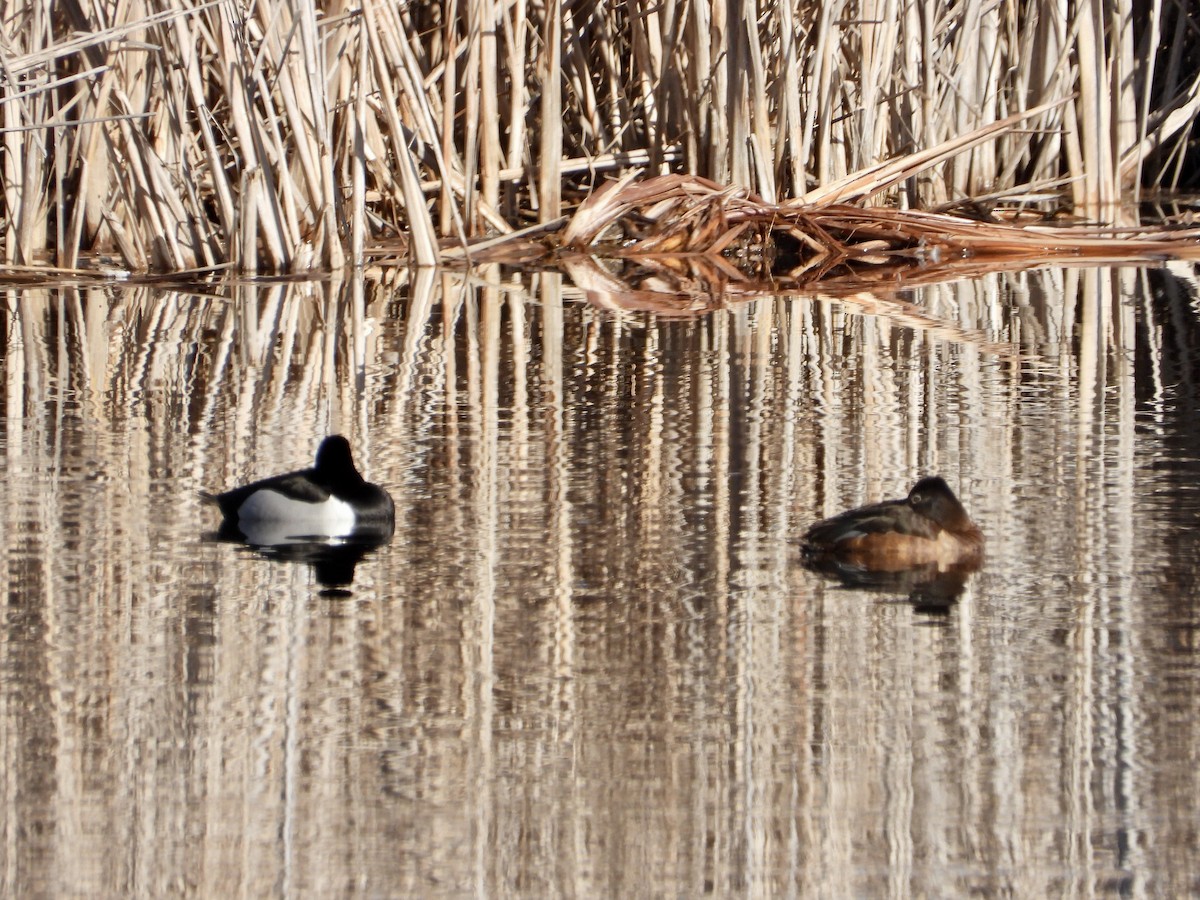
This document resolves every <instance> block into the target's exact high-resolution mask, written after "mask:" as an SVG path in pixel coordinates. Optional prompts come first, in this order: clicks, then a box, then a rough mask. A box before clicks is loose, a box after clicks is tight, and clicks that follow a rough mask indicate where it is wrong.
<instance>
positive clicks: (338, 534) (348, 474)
mask: <svg viewBox="0 0 1200 900" xmlns="http://www.w3.org/2000/svg"><path fill="white" fill-rule="evenodd" d="M203 496H204V498H205V499H207V500H211V501H213V502H214V503H216V504H217V505H218V506H220V507H221V514H222V515H223V516H224V517H225V521H224V523H223V526H222V530H223V531H228V530H230V529H232V530H235V531H236V532H238V533H240V534H241V535H242V536H244V537H245V538H246V540H248V541H250V542H251V543H254V544H264V545H265V544H280V543H284V542H286V541H292V540H297V539H304V538H314V537H316V538H322V537H323V538H350V537H358V536H364V537H369V538H372V539H376V538H381V537H383V538H386V537H390V536H391V532H392V528H393V527H394V522H395V515H396V513H395V506H394V505H393V503H392V498H391V497H390V496H389V495H388V492H387V491H385V490H384V489H383V488H381V487H379V486H378V485H375V484H371V483H369V482H367V481H366V480H365V479H364V478H363V477H362V475H360V474H359V472H358V469H356V468H355V467H354V459H353V457H352V456H351V454H350V442H349V441H347V440H346V439H345V438H344V437H342V436H341V435H340V434H335V435H331V436H329V437H327V438H325V440H323V441H321V446H320V447H319V448H317V459H316V462H315V464H314V465H313V467H312V468H311V469H301V470H300V471H298V472H289V473H287V474H286V475H276V476H274V477H272V478H264V479H263V480H261V481H255V482H254V483H252V484H247V485H244V486H243V487H239V488H233V489H232V490H229V491H225V492H224V493H222V494H215V495H214V494H204V495H203Z"/></svg>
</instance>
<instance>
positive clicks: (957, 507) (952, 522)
mask: <svg viewBox="0 0 1200 900" xmlns="http://www.w3.org/2000/svg"><path fill="white" fill-rule="evenodd" d="M908 505H909V506H911V507H912V508H913V509H914V510H916V511H917V512H919V513H920V514H921V515H923V516H925V517H926V518H929V519H932V520H933V521H935V522H937V523H938V524H939V525H941V526H942V527H943V528H947V529H949V530H951V531H963V530H966V529H970V528H974V527H975V525H974V523H973V522H972V521H971V517H970V516H968V515H967V511H966V510H965V509H963V505H962V504H961V503H959V502H958V498H957V497H955V496H954V491H952V490H950V485H948V484H946V482H945V481H944V480H943V479H942V478H940V477H938V476H937V475H931V476H929V477H927V478H922V479H921V480H920V481H918V482H917V483H916V484H915V485H913V489H912V490H911V491H909V492H908Z"/></svg>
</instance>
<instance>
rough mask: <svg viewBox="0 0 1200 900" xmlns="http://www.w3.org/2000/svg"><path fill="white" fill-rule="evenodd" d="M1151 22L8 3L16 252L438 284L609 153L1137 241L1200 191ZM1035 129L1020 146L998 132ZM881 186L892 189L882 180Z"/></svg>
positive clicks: (829, 10) (1196, 74)
mask: <svg viewBox="0 0 1200 900" xmlns="http://www.w3.org/2000/svg"><path fill="white" fill-rule="evenodd" d="M1137 12H1138V14H1137V15H1134V14H1133V13H1134V10H1133V5H1132V3H1131V0H1116V2H1114V3H1110V4H1102V3H1101V2H1100V0H1081V2H1080V3H1078V4H1075V5H1074V6H1064V5H1062V4H1061V3H1058V2H1055V0H1016V2H1014V3H1011V4H994V3H988V2H986V0H964V2H962V3H958V4H953V5H951V6H944V5H938V4H928V3H924V4H922V3H917V2H915V0H831V2H828V3H821V4H802V5H800V6H796V5H794V4H780V3H778V2H777V0H756V2H754V3H747V4H740V5H735V6H728V5H726V4H706V3H696V2H693V0H670V2H667V3H661V4H652V3H629V4H603V5H598V6H592V5H587V4H568V3H562V2H561V0H549V2H547V3H544V4H531V3H529V2H528V0H506V2H504V3H499V2H496V0H450V2H447V3H445V4H403V5H400V4H394V3H388V2H384V0H366V2H364V3H362V4H356V3H350V2H348V0H259V2H255V3H252V4H251V3H245V4H243V3H236V2H227V0H207V2H200V0H174V2H173V3H172V5H171V6H170V7H169V8H165V9H159V10H155V9H152V8H151V6H150V5H149V4H146V3H144V2H142V0H137V2H131V3H125V4H117V5H116V6H112V5H105V4H100V3H97V2H95V0H72V2H69V3H64V4H55V3H53V2H51V0H34V2H32V3H30V2H26V0H22V2H20V3H18V2H16V0H0V48H2V52H0V105H2V106H3V117H2V121H3V128H4V134H3V138H2V140H0V147H2V148H3V149H2V151H0V152H2V153H3V159H2V160H0V171H2V172H3V175H4V179H5V183H4V187H3V190H2V191H0V197H2V203H3V209H2V210H0V214H2V217H3V228H2V230H0V236H2V240H3V254H2V255H3V259H4V260H5V261H7V262H8V263H9V264H22V265H27V264H35V263H39V262H41V263H48V262H50V261H51V259H53V260H54V261H56V262H57V264H58V265H59V266H61V267H67V268H75V267H78V266H81V265H95V260H96V259H97V258H98V257H102V256H113V255H115V256H116V257H118V259H119V263H120V264H122V265H124V266H125V267H127V268H130V269H135V270H142V269H151V270H175V271H178V270H186V269H193V268H197V267H210V266H215V265H222V264H225V263H228V262H232V263H234V264H235V265H236V266H238V267H240V268H242V269H245V270H252V271H273V270H303V269H307V268H313V267H324V268H337V267H340V266H341V265H343V264H344V263H346V262H354V263H361V262H362V255H363V254H364V253H365V252H367V251H366V248H367V247H369V246H371V245H372V244H374V243H376V242H378V241H379V240H380V239H384V238H389V237H390V238H391V239H392V240H393V241H395V240H403V241H406V242H407V246H408V254H409V258H410V259H411V260H412V261H413V262H416V263H420V264H432V263H435V262H437V261H438V259H439V258H440V247H439V241H447V240H449V241H451V242H454V243H457V244H460V245H461V244H464V243H466V242H467V241H469V240H473V239H479V238H486V237H487V235H488V234H489V233H491V234H494V233H503V232H505V231H508V230H512V229H519V228H521V227H523V226H525V225H528V224H529V223H530V222H532V221H535V220H537V221H541V222H543V223H544V222H550V221H553V220H555V219H557V218H558V217H559V216H560V215H561V214H562V212H563V210H564V207H568V206H570V205H573V204H574V203H576V202H577V201H578V199H579V198H581V197H582V196H585V195H586V194H587V193H588V192H589V191H590V190H592V189H594V188H595V187H596V186H597V182H598V175H597V171H598V169H599V161H601V160H605V161H607V162H606V163H605V164H606V165H610V166H611V165H612V161H614V160H616V161H620V160H638V161H639V162H638V163H636V164H638V165H645V166H646V167H647V174H648V175H651V176H654V175H663V174H666V173H668V172H677V173H681V174H689V175H696V176H703V177H705V178H710V179H712V180H713V181H715V182H717V183H718V184H728V185H733V186H735V187H738V188H742V189H745V190H747V191H749V192H751V193H752V194H754V195H755V196H757V197H760V198H762V199H763V200H764V201H765V202H770V203H775V202H779V203H783V202H786V201H787V200H789V199H795V198H801V197H805V198H807V199H808V200H809V201H810V202H811V201H812V200H813V199H814V198H826V199H833V198H835V197H842V198H843V199H844V198H845V197H846V196H847V194H846V193H844V192H845V191H846V185H849V184H859V185H860V186H862V190H864V191H866V192H867V193H865V194H863V193H861V192H860V194H859V197H860V200H862V201H866V199H867V197H868V196H869V197H870V198H871V199H870V202H872V203H879V204H884V205H892V204H900V205H903V206H907V207H913V208H919V207H930V206H933V205H937V204H943V203H947V202H955V201H962V200H968V199H970V198H971V197H973V196H977V195H982V194H993V193H995V192H1000V191H1010V190H1013V189H1015V188H1018V187H1019V186H1020V185H1023V184H1030V183H1047V182H1056V183H1061V184H1069V185H1071V191H1072V200H1073V202H1074V204H1075V206H1076V208H1077V210H1078V211H1079V212H1080V213H1081V214H1083V215H1085V216H1087V217H1088V218H1090V219H1093V220H1096V221H1108V222H1116V221H1118V220H1119V218H1120V213H1119V210H1118V206H1119V204H1120V203H1122V202H1123V201H1126V200H1128V199H1129V198H1131V197H1132V196H1134V191H1135V190H1136V186H1137V185H1138V184H1139V183H1141V181H1142V180H1143V176H1145V178H1146V179H1147V180H1148V181H1150V182H1151V183H1153V184H1155V185H1167V186H1170V185H1176V186H1178V185H1182V184H1185V183H1188V181H1187V179H1188V178H1189V177H1191V179H1192V183H1194V182H1196V181H1200V178H1198V177H1197V176H1196V175H1195V174H1194V173H1195V169H1196V161H1195V150H1194V149H1193V148H1191V147H1190V145H1189V143H1188V141H1189V135H1190V133H1191V132H1190V129H1191V126H1192V122H1193V120H1194V117H1195V113H1196V111H1197V109H1200V52H1197V51H1196V50H1195V49H1194V47H1195V46H1196V43H1195V42H1194V41H1193V42H1189V40H1188V37H1187V36H1188V35H1190V34H1194V33H1195V32H1196V29H1197V27H1200V15H1198V14H1197V12H1196V11H1195V9H1194V8H1193V6H1192V5H1188V4H1163V3H1160V2H1151V3H1149V5H1148V6H1146V7H1145V8H1143V7H1141V6H1139V7H1138V10H1137ZM1014 116H1024V117H1025V119H1024V121H1023V124H1022V128H1020V129H1015V128H1000V129H997V130H995V131H989V129H992V128H993V126H995V125H997V124H998V123H1002V122H1005V121H1008V120H1011V118H1012V117H1014ZM985 132H987V133H988V134H989V137H987V138H986V139H981V140H980V141H979V142H978V143H976V144H975V145H974V146H972V147H970V148H969V150H968V151H967V152H962V153H958V154H955V155H946V156H944V157H943V158H941V159H940V160H939V161H938V162H937V164H936V165H933V166H929V167H924V168H918V167H917V166H916V165H915V163H917V162H919V161H922V160H925V159H927V157H926V156H925V155H924V154H927V152H928V151H930V150H931V148H936V147H939V146H940V145H945V144H948V143H950V142H953V141H956V140H961V139H963V138H964V137H965V136H967V135H980V134H983V133H985ZM905 157H912V159H913V162H914V165H909V166H905V165H904V164H903V163H896V164H894V167H893V168H891V169H887V168H886V167H887V166H888V165H893V164H891V163H887V162H885V161H890V160H901V159H903V158H905ZM568 160H597V161H598V162H597V169H595V170H589V169H588V168H583V169H580V168H578V167H576V166H574V165H568V164H567V161H568ZM618 164H620V163H618ZM631 164H632V163H625V165H631ZM1148 164H1149V166H1150V168H1146V166H1147V165H1148ZM881 166H884V167H885V168H884V169H883V170H881V169H880V168H879V167H881ZM881 171H888V172H891V173H892V174H893V177H892V178H891V180H890V181H888V183H887V184H886V185H885V186H883V187H878V186H877V182H872V181H871V178H879V177H882V176H881V175H880V172H881ZM870 173H874V175H871V174H870ZM1189 173H1192V174H1191V175H1190V176H1189ZM849 178H858V179H859V180H858V181H855V182H852V181H847V179H849ZM868 183H870V184H873V185H876V186H875V187H867V185H868ZM432 184H436V185H437V186H438V189H437V193H436V194H429V193H426V192H425V190H424V189H423V185H432ZM851 193H853V191H851Z"/></svg>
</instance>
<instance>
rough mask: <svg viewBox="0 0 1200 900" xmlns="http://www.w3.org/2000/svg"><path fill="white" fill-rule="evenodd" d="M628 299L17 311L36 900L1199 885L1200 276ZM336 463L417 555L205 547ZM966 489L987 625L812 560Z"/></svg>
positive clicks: (508, 278) (7, 390)
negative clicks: (239, 514) (346, 445)
mask: <svg viewBox="0 0 1200 900" xmlns="http://www.w3.org/2000/svg"><path fill="white" fill-rule="evenodd" d="M614 299H618V300H619V298H614V297H612V296H609V295H606V294H603V293H600V292H591V293H589V292H586V291H583V290H581V289H580V288H576V287H574V286H572V285H571V284H570V283H569V282H566V281H564V280H563V279H562V278H561V277H560V276H557V275H533V276H515V275H510V274H508V273H503V272H498V271H489V270H485V271H483V272H479V273H475V274H474V275H472V276H471V277H469V278H467V277H463V276H457V275H438V276H436V277H432V276H420V277H413V278H410V277H409V276H408V275H406V274H403V273H393V274H392V275H391V276H390V277H389V278H388V279H385V280H384V281H383V282H367V283H365V284H364V283H323V284H322V283H318V284H289V285H282V286H239V287H236V288H229V289H225V288H222V289H216V290H213V291H209V292H206V293H186V292H179V293H170V292H161V291H156V292H149V291H138V290H128V291H117V290H108V289H87V290H67V289H62V290H29V291H20V292H18V291H9V292H7V293H6V294H5V318H4V331H3V337H2V343H0V366H2V372H3V390H2V391H0V458H2V459H3V467H4V468H3V477H2V478H0V516H3V519H2V525H0V528H2V532H0V579H3V597H4V603H5V606H4V618H3V624H2V625H0V753H2V754H3V756H2V770H0V771H2V773H3V781H2V787H0V894H3V895H6V896H52V895H58V896H85V895H86V896H152V897H160V896H167V895H172V894H188V895H201V896H213V897H217V896H220V897H233V896H250V897H258V896H270V895H292V896H342V895H363V896H371V897H385V896H429V897H438V896H445V897H463V896H481V897H482V896H529V897H547V896H566V897H570V896H578V897H599V896H612V897H635V896H639V897H640V896H657V897H694V896H700V895H703V894H714V895H718V896H729V895H739V896H740V895H745V896H788V895H793V896H813V897H879V896H895V897H903V896H910V895H911V896H929V897H937V896H965V895H967V894H969V893H971V894H975V895H980V896H1027V897H1033V896H1082V895H1087V896H1092V895H1102V896H1116V895H1120V896H1125V895H1128V896H1135V897H1136V896H1147V897H1167V896H1184V895H1186V894H1188V893H1192V892H1196V891H1198V890H1200V851H1198V841H1200V814H1198V808H1197V797H1200V609H1198V604H1197V599H1196V582H1197V577H1196V575H1197V563H1196V560H1197V556H1198V554H1197V550H1198V547H1197V544H1198V540H1197V535H1198V531H1197V522H1198V516H1200V489H1198V487H1197V486H1198V485H1200V479H1198V477H1197V476H1198V474H1200V439H1198V438H1200V424H1198V423H1200V417H1198V414H1200V283H1198V280H1197V274H1196V272H1195V271H1194V270H1192V269H1190V268H1187V267H1177V268H1163V269H1151V270H1142V269H1088V270H1054V271H1045V272H1027V273H1021V274H1015V275H994V276H989V277H985V278H982V279H979V280H975V281H964V282H959V283H953V284H943V285H935V286H930V287H925V288H919V289H912V290H908V291H905V292H903V293H899V294H893V295H886V294H867V293H861V294H855V295H852V296H842V297H832V296H781V297H763V298H758V299H750V300H742V301H739V302H737V303H735V304H731V305H730V307H729V308H727V309H718V310H715V311H711V312H707V313H705V314H698V313H696V314H691V315H684V314H679V315H666V314H664V313H659V314H650V313H646V312H630V311H623V310H621V309H619V308H617V304H616V303H614ZM335 431H337V432H342V433H345V434H346V435H348V436H349V437H350V438H351V441H352V443H353V445H354V447H355V449H356V453H357V457H358V460H359V463H360V466H361V467H362V468H363V469H364V470H365V471H366V473H367V474H368V475H369V476H370V477H371V479H372V480H375V481H378V482H381V483H383V484H384V485H386V486H387V488H388V489H389V490H390V491H391V493H392V496H393V497H394V499H395V501H396V509H397V529H396V533H395V536H394V538H393V539H392V541H391V542H390V544H388V545H386V546H384V547H381V548H379V549H377V550H374V551H372V552H370V553H368V554H367V555H366V556H365V557H364V558H362V559H361V560H358V561H357V565H354V566H353V568H352V569H350V568H349V567H348V566H347V565H346V564H343V565H342V566H341V571H340V572H339V573H335V574H333V575H331V574H330V572H329V571H327V570H325V569H320V568H318V567H315V566H314V565H312V564H311V563H310V562H309V561H305V560H303V559H300V560H288V559H279V558H273V559H267V558H264V557H263V556H262V555H260V554H257V553H255V552H253V551H252V550H250V549H249V548H244V547H238V546H235V545H231V544H227V543H218V542H214V541H212V540H210V539H208V537H209V536H210V535H211V532H213V531H214V530H215V528H216V525H217V521H216V517H215V515H214V514H213V511H212V510H211V509H209V508H207V507H205V506H204V505H203V504H202V502H201V500H200V497H199V493H198V492H199V491H201V490H219V489H222V488H225V487H228V486H231V485H233V484H237V483H240V482H244V481H247V480H250V479H253V478H258V477H262V476H265V475H268V474H273V473H276V472H280V471H285V470H289V469H294V468H297V467H300V466H303V465H307V464H309V462H310V461H311V457H312V454H313V452H314V450H315V448H316V445H317V443H318V442H319V440H320V438H321V437H322V436H324V435H325V434H328V433H330V432H335ZM933 472H936V473H940V474H941V475H943V476H944V477H945V478H946V479H947V480H948V481H949V482H950V483H951V485H953V486H954V487H955V489H956V490H957V491H958V493H959V495H960V497H961V498H962V499H963V501H964V503H965V505H966V506H967V508H968V510H969V511H970V512H971V513H972V515H973V517H974V518H975V519H976V521H977V522H979V523H980V525H981V527H982V528H983V530H984V532H985V533H986V534H987V537H988V557H987V562H986V564H985V566H984V568H983V569H982V570H981V571H980V572H978V573H977V574H975V575H973V576H972V577H971V578H969V579H968V580H967V581H966V583H965V584H964V585H962V586H961V589H960V590H958V591H955V590H948V591H946V590H943V591H940V592H939V591H936V590H933V591H931V590H928V589H925V588H921V587H919V586H917V587H913V586H911V585H895V584H893V585H873V586H862V585H859V586H852V585H851V586H848V585H844V584H841V583H839V582H836V581H830V580H827V579H825V578H823V577H822V576H820V575H818V574H816V573H813V572H810V571H808V570H806V569H805V568H804V567H803V566H802V565H801V562H802V560H801V559H800V555H799V553H798V552H797V547H796V538H797V536H798V535H799V534H801V533H802V531H803V529H804V528H805V527H806V526H807V525H809V524H811V523H812V522H813V521H815V520H816V519H818V518H821V517H824V516H826V515H829V514H832V513H834V512H837V511H839V510H842V509H844V508H847V507H849V506H855V505H859V504H861V503H864V502H868V501H873V500H878V499H881V498H884V497H888V496H897V495H901V494H903V493H905V492H906V491H907V489H908V487H909V486H910V485H911V484H912V482H913V481H915V480H916V479H917V478H918V477H919V476H921V475H923V474H926V473H933ZM352 563H353V561H351V564H352ZM323 581H324V582H328V583H324V584H323V583H322V582H323ZM346 581H349V584H346V583H345V582H346ZM331 588H336V589H335V590H331Z"/></svg>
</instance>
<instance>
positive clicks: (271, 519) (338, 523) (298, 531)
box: [238, 490, 356, 537]
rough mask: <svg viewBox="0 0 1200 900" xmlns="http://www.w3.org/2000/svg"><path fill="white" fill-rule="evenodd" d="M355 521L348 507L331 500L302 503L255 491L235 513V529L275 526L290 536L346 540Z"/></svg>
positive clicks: (274, 494) (276, 492)
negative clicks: (280, 526) (236, 522)
mask: <svg viewBox="0 0 1200 900" xmlns="http://www.w3.org/2000/svg"><path fill="white" fill-rule="evenodd" d="M355 520H356V517H355V515H354V509H353V508H352V507H351V506H350V504H349V503H346V502H344V501H342V500H338V499H337V498H335V497H330V498H329V499H328V500H325V501H324V502H323V503H305V502H304V501H301V500H293V499H291V498H290V497H285V496H284V495H283V494H280V493H279V492H278V491H272V490H260V491H255V492H254V493H253V494H251V495H250V496H249V497H248V498H247V499H246V502H245V503H243V504H242V505H241V507H239V509H238V524H239V526H245V525H249V524H266V523H272V524H274V523H278V524H280V525H283V526H285V527H286V529H287V531H288V533H289V534H290V535H324V536H328V537H347V536H348V535H350V534H352V533H353V532H354V523H355Z"/></svg>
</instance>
